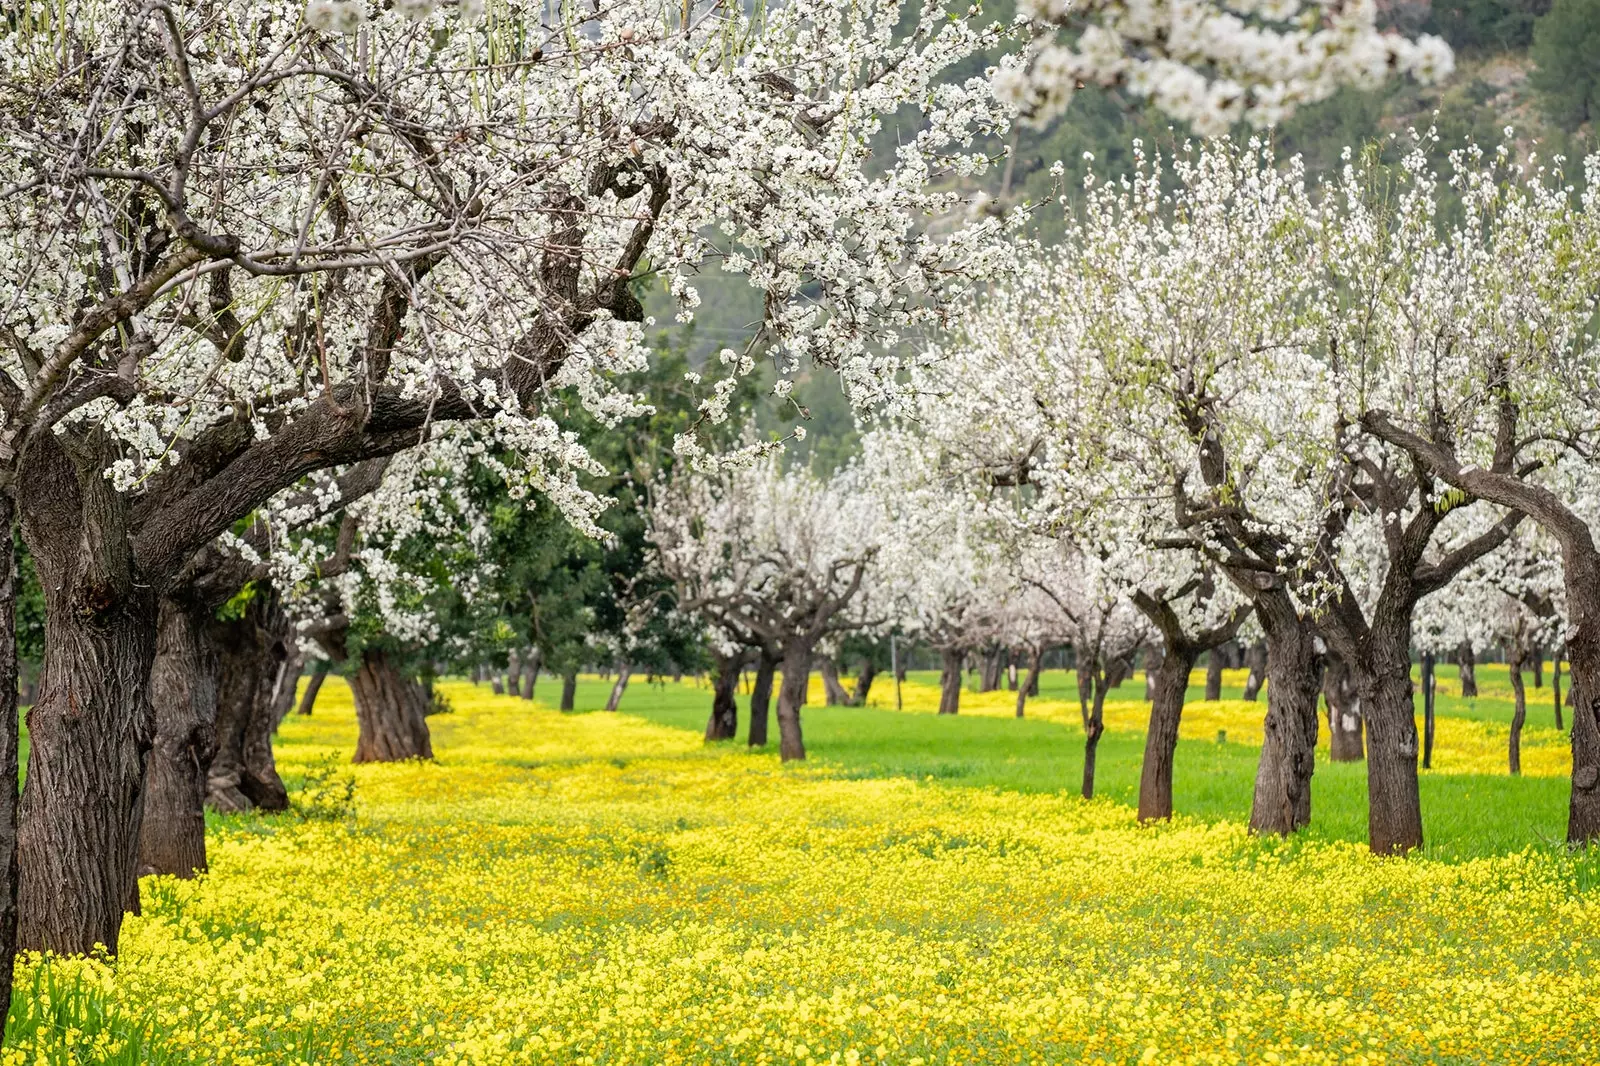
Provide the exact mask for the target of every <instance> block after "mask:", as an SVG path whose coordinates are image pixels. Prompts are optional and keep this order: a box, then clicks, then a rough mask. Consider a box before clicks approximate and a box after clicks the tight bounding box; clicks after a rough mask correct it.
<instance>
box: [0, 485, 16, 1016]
mask: <svg viewBox="0 0 1600 1066" xmlns="http://www.w3.org/2000/svg"><path fill="white" fill-rule="evenodd" d="M0 530H3V531H4V540H3V541H0V552H4V558H3V559H0V878H3V881H0V1045H3V1044H4V1042H5V1041H4V1039H3V1037H4V1033H3V1026H4V1019H5V1018H7V1017H9V1016H10V1013H11V980H12V970H13V966H14V964H15V960H16V955H17V799H18V782H17V744H18V739H19V738H18V728H17V673H18V671H17V584H18V582H17V534H16V503H15V501H14V499H13V498H12V496H11V494H10V493H8V492H0Z"/></svg>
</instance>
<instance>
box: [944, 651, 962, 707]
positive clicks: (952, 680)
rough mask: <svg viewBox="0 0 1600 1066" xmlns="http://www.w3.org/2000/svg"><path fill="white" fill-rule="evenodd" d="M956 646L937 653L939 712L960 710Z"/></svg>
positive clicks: (959, 655)
mask: <svg viewBox="0 0 1600 1066" xmlns="http://www.w3.org/2000/svg"><path fill="white" fill-rule="evenodd" d="M962 657H963V655H962V652H961V651H960V650H959V649H957V648H946V649H945V650H943V651H941V652H940V653H939V660H940V670H939V713H940V714H956V713H957V712H959V711H960V710H961V660H962Z"/></svg>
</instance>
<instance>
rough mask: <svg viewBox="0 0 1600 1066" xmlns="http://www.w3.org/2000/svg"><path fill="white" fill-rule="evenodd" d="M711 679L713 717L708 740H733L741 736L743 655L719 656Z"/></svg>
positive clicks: (710, 722)
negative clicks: (740, 686)
mask: <svg viewBox="0 0 1600 1066" xmlns="http://www.w3.org/2000/svg"><path fill="white" fill-rule="evenodd" d="M716 661H717V668H716V671H715V673H713V674H712V677H711V717H710V718H709V719H707V721H706V739H707V740H732V739H733V738H734V737H735V736H737V735H738V734H739V701H738V700H737V699H736V698H735V697H736V695H737V692H738V688H739V671H741V670H743V669H744V656H743V655H718V656H717V659H716Z"/></svg>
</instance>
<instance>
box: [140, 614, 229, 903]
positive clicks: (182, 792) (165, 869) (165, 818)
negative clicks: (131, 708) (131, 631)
mask: <svg viewBox="0 0 1600 1066" xmlns="http://www.w3.org/2000/svg"><path fill="white" fill-rule="evenodd" d="M160 611H161V613H160V620H159V623H158V625H157V630H156V657H155V664H154V666H153V667H152V668H151V671H150V703H151V704H152V706H153V707H154V708H155V717H156V730H155V742H154V744H153V745H152V746H151V748H150V755H149V762H148V763H147V766H146V769H145V803H144V820H143V823H142V825H141V827H140V831H139V873H140V874H141V875H144V874H173V875H176V876H178V877H193V876H194V875H195V874H196V873H201V872H204V870H205V869H206V815H205V799H206V774H207V771H208V770H209V769H210V767H211V760H212V758H213V757H214V756H215V755H216V751H217V732H216V727H217V655H216V650H215V648H213V647H212V644H211V641H210V639H209V636H208V632H207V631H208V629H209V628H210V626H211V625H213V624H214V623H213V620H212V619H211V618H210V611H209V610H207V607H206V605H205V604H204V603H199V604H196V603H187V602H185V603H179V602H176V601H174V600H172V599H170V598H163V599H162V601H161V608H160Z"/></svg>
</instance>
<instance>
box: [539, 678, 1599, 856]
mask: <svg viewBox="0 0 1600 1066" xmlns="http://www.w3.org/2000/svg"><path fill="white" fill-rule="evenodd" d="M1496 669H1497V668H1495V667H1492V666H1483V667H1479V678H1480V684H1484V683H1488V682H1492V681H1498V682H1499V683H1502V684H1503V683H1504V680H1505V679H1504V672H1505V671H1504V667H1499V668H1498V674H1499V676H1498V677H1496V676H1495V672H1496ZM910 677H911V678H913V679H915V680H918V681H923V682H927V683H933V682H935V681H936V680H937V675H935V674H933V673H931V672H925V673H920V674H917V673H914V674H911V675H910ZM1450 681H1451V684H1454V683H1455V682H1454V678H1451V679H1450ZM880 683H881V682H880ZM1444 683H1445V682H1444V679H1443V678H1441V680H1440V685H1441V686H1443V685H1444ZM540 684H541V686H545V685H549V684H550V682H549V681H548V680H542V681H541V682H540ZM1074 684H1075V683H1074V682H1073V680H1072V677H1071V675H1070V674H1067V673H1066V672H1064V671H1059V670H1057V671H1052V672H1051V673H1049V674H1047V675H1046V677H1045V678H1044V679H1042V681H1041V685H1040V693H1041V697H1043V698H1057V699H1067V698H1072V699H1075V698H1076V688H1075V687H1074ZM1142 685H1143V680H1142V678H1140V679H1138V680H1137V681H1134V682H1130V683H1128V684H1127V685H1125V686H1124V687H1123V689H1122V690H1120V691H1119V692H1118V693H1117V695H1118V696H1119V697H1121V698H1124V699H1126V698H1137V697H1138V696H1140V695H1142ZM1530 691H1533V690H1531V689H1530ZM1538 691H1540V692H1542V693H1544V694H1548V691H1549V690H1548V689H1544V690H1538ZM609 692H610V685H609V683H608V682H604V681H582V682H580V683H579V686H578V693H577V700H576V708H577V711H578V712H585V711H593V710H598V709H599V708H601V707H603V706H604V705H605V700H606V696H607V694H608V693H609ZM554 694H555V693H554V686H551V687H550V688H549V689H545V688H541V690H540V692H539V695H540V696H541V697H544V698H550V697H553V696H554ZM1189 695H1190V698H1191V699H1198V698H1200V696H1202V695H1203V693H1202V692H1201V691H1200V690H1199V689H1196V688H1191V690H1190V693H1189ZM1238 695H1239V693H1238V690H1237V689H1234V690H1231V691H1230V690H1228V689H1224V691H1223V696H1224V698H1237V697H1238ZM710 700H711V697H710V692H709V690H705V689H701V690H695V689H692V688H690V687H688V686H675V685H661V684H656V685H649V684H647V683H641V682H636V683H635V684H634V685H633V686H632V687H630V688H629V690H628V693H627V695H626V696H625V697H624V698H623V701H622V710H623V712H625V713H628V714H633V715H637V716H638V717H641V718H645V719H648V720H650V721H652V722H657V723H659V724H662V725H667V726H671V727H673V728H677V729H685V730H692V731H694V732H702V731H703V730H704V729H705V722H706V716H707V714H708V713H709V710H710ZM1419 702H1420V701H1419ZM1501 702H1502V701H1498V700H1494V699H1490V698H1485V699H1480V700H1461V699H1460V698H1459V697H1454V696H1444V695H1443V694H1441V697H1440V699H1439V700H1438V706H1437V712H1438V713H1439V714H1441V715H1459V716H1460V717H1470V718H1481V719H1485V720H1489V721H1502V720H1509V718H1510V713H1509V710H1505V709H1503V708H1501V707H1500V706H1499V703H1501ZM739 708H740V723H739V728H740V740H739V741H736V742H735V743H743V737H744V736H745V731H746V729H747V728H748V716H747V712H748V701H747V699H746V698H745V697H744V696H742V695H741V696H740V698H739ZM1533 717H1534V716H1533V715H1532V713H1531V712H1530V719H1532V718H1533ZM1419 719H1420V708H1419ZM802 720H803V727H804V731H805V741H806V748H807V753H808V756H809V758H810V759H811V760H812V761H813V762H814V763H818V764H823V765H827V766H830V767H832V768H835V769H836V770H837V771H838V772H840V773H841V774H844V775H845V776H849V777H912V778H917V779H927V778H931V779H934V780H938V781H942V782H945V783H948V784H957V785H963V786H969V787H976V788H996V789H1003V790H1007V791H1015V792H1033V793H1039V792H1045V793H1049V792H1061V791H1066V792H1076V791H1078V789H1079V787H1080V782H1081V777H1082V773H1083V735H1082V733H1081V732H1078V731H1076V730H1075V729H1071V728H1067V727H1063V726H1062V725H1059V724H1057V723H1053V722H1046V721H1040V720H1034V719H1026V718H1025V719H1021V720H1017V719H1006V718H993V717H979V716H976V715H971V716H963V715H956V716H954V717H940V716H937V715H929V714H896V713H894V712H891V711H878V710H870V709H862V708H854V707H815V706H810V707H807V708H806V709H805V711H804V713H803V715H802ZM1546 724H1548V723H1546ZM770 728H771V734H770V735H771V737H772V740H773V742H774V743H776V740H777V724H776V722H775V721H774V722H772V724H771V727H770ZM1143 751H1144V738H1143V736H1142V735H1140V734H1133V733H1125V732H1123V733H1107V734H1106V735H1105V736H1104V737H1103V738H1102V739H1101V741H1100V749H1099V757H1098V760H1097V763H1096V766H1097V773H1096V777H1097V780H1096V794H1097V795H1098V796H1100V797H1103V798H1105V799H1107V800H1110V801H1112V802H1116V803H1123V804H1128V805H1133V804H1135V803H1136V802H1137V799H1138V792H1139V769H1140V762H1141V760H1142V757H1143ZM1259 755H1260V749H1259V748H1257V747H1253V746H1248V745H1244V744H1235V743H1225V744H1217V743H1212V742H1197V741H1187V740H1186V741H1183V742H1181V743H1180V745H1179V748H1178V758H1177V766H1176V769H1175V772H1174V775H1173V792H1174V802H1175V806H1176V808H1177V810H1178V811H1179V812H1180V813H1182V814H1186V815H1191V816H1194V817H1198V818H1202V819H1207V820H1215V819H1232V820H1237V821H1243V820H1245V819H1246V818H1248V817H1249V813H1250V799H1251V790H1252V787H1253V784H1254V780H1255V771H1256V763H1257V760H1258V758H1259ZM1421 789H1422V808H1423V819H1424V828H1425V834H1426V839H1427V848H1426V850H1427V853H1428V854H1429V855H1430V856H1432V857H1435V858H1441V859H1449V860H1460V859H1470V858H1477V857H1481V856H1487V855H1497V854H1505V853H1508V852H1515V851H1520V850H1522V849H1523V848H1525V847H1529V846H1533V847H1550V846H1555V845H1556V844H1557V843H1558V842H1559V841H1561V840H1562V839H1563V838H1564V836H1565V833H1566V816H1567V798H1568V793H1569V790H1570V786H1569V783H1568V781H1567V780H1566V779H1565V778H1552V777H1510V776H1508V775H1497V774H1429V773H1427V772H1424V773H1423V776H1422V781H1421ZM1366 821H1367V796H1366V766H1365V764H1364V763H1354V764H1350V763H1333V762H1330V761H1328V760H1326V759H1323V760H1319V762H1318V765H1317V770H1316V776H1315V778H1314V779H1313V785H1312V825H1311V828H1310V830H1309V831H1308V832H1307V833H1305V834H1304V839H1309V840H1342V841H1350V842H1356V843H1360V842H1364V841H1365V840H1366V836H1367V824H1366Z"/></svg>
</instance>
